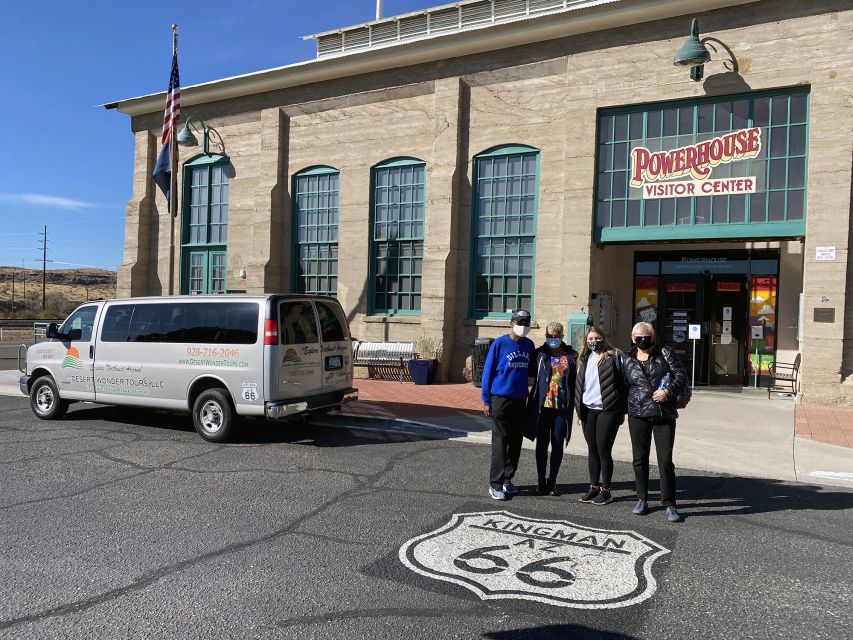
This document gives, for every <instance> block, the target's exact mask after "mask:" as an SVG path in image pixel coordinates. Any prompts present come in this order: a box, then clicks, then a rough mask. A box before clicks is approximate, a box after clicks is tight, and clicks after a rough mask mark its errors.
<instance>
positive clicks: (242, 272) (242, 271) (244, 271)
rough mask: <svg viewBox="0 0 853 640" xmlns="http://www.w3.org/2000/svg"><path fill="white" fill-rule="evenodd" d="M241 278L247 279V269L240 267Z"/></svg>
mask: <svg viewBox="0 0 853 640" xmlns="http://www.w3.org/2000/svg"><path fill="white" fill-rule="evenodd" d="M240 278H242V279H243V280H245V279H246V269H240Z"/></svg>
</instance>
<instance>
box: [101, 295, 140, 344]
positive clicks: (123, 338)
mask: <svg viewBox="0 0 853 640" xmlns="http://www.w3.org/2000/svg"><path fill="white" fill-rule="evenodd" d="M132 315H133V305H132V304H118V305H114V306H111V307H107V313H106V315H105V316H104V325H103V329H101V342H127V331H128V329H129V328H130V317H131V316H132Z"/></svg>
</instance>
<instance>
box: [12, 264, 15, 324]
mask: <svg viewBox="0 0 853 640" xmlns="http://www.w3.org/2000/svg"><path fill="white" fill-rule="evenodd" d="M14 319H15V270H14V269H12V320H14Z"/></svg>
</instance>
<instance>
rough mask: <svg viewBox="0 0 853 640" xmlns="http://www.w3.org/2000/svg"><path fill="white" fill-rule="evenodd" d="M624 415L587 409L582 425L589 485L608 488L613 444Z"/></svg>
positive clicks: (611, 471)
mask: <svg viewBox="0 0 853 640" xmlns="http://www.w3.org/2000/svg"><path fill="white" fill-rule="evenodd" d="M623 418H624V414H621V413H604V412H603V411H599V410H598V409H587V413H586V420H584V423H583V437H584V438H585V439H586V447H587V451H588V454H589V455H588V457H587V461H588V464H589V483H590V484H599V483H601V484H602V485H604V486H605V487H609V486H610V481H611V480H612V479H613V443H614V442H615V441H616V434H617V433H618V432H619V424H620V423H621V422H622V420H623Z"/></svg>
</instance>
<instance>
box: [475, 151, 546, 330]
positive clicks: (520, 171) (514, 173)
mask: <svg viewBox="0 0 853 640" xmlns="http://www.w3.org/2000/svg"><path fill="white" fill-rule="evenodd" d="M474 160H475V165H474V184H475V186H474V215H473V216H472V218H473V226H474V228H473V234H472V240H473V242H472V245H473V246H472V254H473V259H474V265H473V268H472V270H471V273H472V276H473V283H472V291H473V292H474V296H473V303H472V314H473V316H474V317H487V316H493V317H494V316H497V317H505V316H506V315H507V314H509V313H511V312H512V311H513V310H514V309H519V308H523V309H532V307H533V265H534V261H535V254H534V250H535V247H536V208H537V200H538V191H539V151H538V150H536V149H533V148H532V147H522V146H506V147H499V148H497V149H493V150H491V151H489V152H487V153H484V154H480V155H478V156H476V157H475V158H474Z"/></svg>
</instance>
